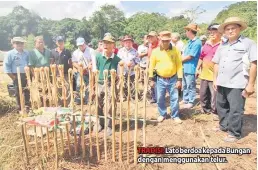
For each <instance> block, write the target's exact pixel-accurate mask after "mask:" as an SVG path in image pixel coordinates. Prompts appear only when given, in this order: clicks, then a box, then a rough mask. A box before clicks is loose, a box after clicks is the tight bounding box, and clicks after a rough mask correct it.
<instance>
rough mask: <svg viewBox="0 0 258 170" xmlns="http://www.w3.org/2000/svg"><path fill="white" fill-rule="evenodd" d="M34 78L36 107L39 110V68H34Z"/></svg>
mask: <svg viewBox="0 0 258 170" xmlns="http://www.w3.org/2000/svg"><path fill="white" fill-rule="evenodd" d="M34 76H35V81H34V82H35V85H36V87H37V94H36V96H37V99H36V100H37V107H38V108H40V107H41V100H40V94H39V90H38V84H39V68H35V69H34Z"/></svg>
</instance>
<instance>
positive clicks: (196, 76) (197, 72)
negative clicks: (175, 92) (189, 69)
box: [195, 71, 199, 79]
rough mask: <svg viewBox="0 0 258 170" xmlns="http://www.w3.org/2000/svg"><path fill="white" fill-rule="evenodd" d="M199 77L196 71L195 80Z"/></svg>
mask: <svg viewBox="0 0 258 170" xmlns="http://www.w3.org/2000/svg"><path fill="white" fill-rule="evenodd" d="M198 77H199V71H196V73H195V78H196V79H197V78H198Z"/></svg>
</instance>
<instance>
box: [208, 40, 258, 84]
mask: <svg viewBox="0 0 258 170" xmlns="http://www.w3.org/2000/svg"><path fill="white" fill-rule="evenodd" d="M245 58H247V60H248V62H249V63H250V62H253V61H257V45H256V43H255V42H254V41H253V40H251V39H249V38H246V37H243V36H240V37H239V38H238V40H237V41H236V42H234V43H232V44H230V43H229V42H228V41H227V42H225V43H222V44H221V45H220V46H219V47H218V49H217V52H216V54H215V56H214V58H213V59H212V62H214V63H216V64H218V67H219V69H218V77H217V85H218V86H223V87H227V88H239V89H244V88H245V87H246V85H247V83H248V76H247V75H245V71H244V68H245V60H246V59H245ZM246 64H248V63H246Z"/></svg>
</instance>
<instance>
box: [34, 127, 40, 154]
mask: <svg viewBox="0 0 258 170" xmlns="http://www.w3.org/2000/svg"><path fill="white" fill-rule="evenodd" d="M34 138H35V139H34V140H35V148H36V149H35V150H36V155H37V157H38V156H39V155H38V136H37V126H36V125H35V126H34Z"/></svg>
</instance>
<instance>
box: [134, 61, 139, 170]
mask: <svg viewBox="0 0 258 170" xmlns="http://www.w3.org/2000/svg"><path fill="white" fill-rule="evenodd" d="M134 71H135V127H134V164H135V165H136V164H137V133H138V120H137V119H138V105H139V104H138V102H139V101H138V91H139V89H138V84H139V67H138V66H135V68H134Z"/></svg>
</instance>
